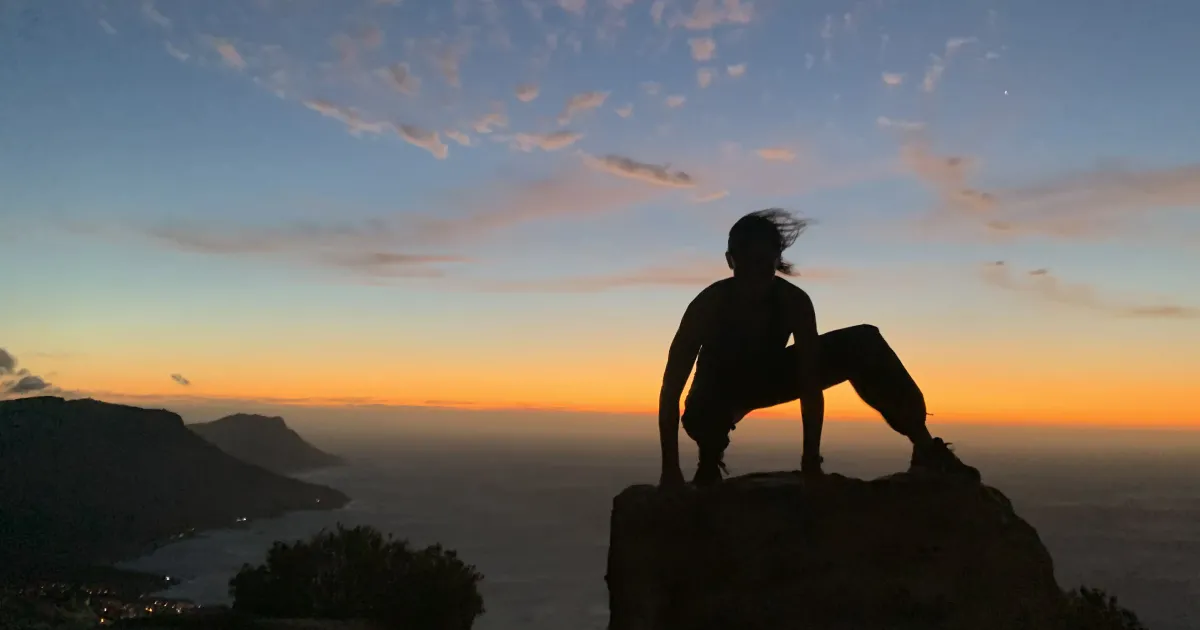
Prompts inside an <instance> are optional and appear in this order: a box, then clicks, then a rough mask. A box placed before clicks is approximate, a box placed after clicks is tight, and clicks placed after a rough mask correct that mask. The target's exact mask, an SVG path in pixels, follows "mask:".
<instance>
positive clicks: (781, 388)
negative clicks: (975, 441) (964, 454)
mask: <svg viewBox="0 0 1200 630" xmlns="http://www.w3.org/2000/svg"><path fill="white" fill-rule="evenodd" d="M819 339H820V344H821V345H820V349H819V365H820V367H819V370H820V374H819V378H820V380H821V387H822V388H823V389H828V388H830V387H833V386H834V385H838V384H840V383H844V382H847V381H849V382H850V385H851V386H852V387H853V388H854V391H855V392H857V393H858V395H859V397H860V398H862V400H863V402H865V403H867V405H869V406H870V407H871V408H872V409H874V410H876V411H878V412H879V414H880V415H882V416H883V418H884V420H885V421H886V422H887V423H888V425H889V426H891V427H892V429H894V430H895V431H896V432H897V433H900V434H901V435H903V436H905V437H907V438H908V439H909V441H911V442H912V444H913V458H912V465H913V466H914V467H917V468H936V469H938V470H942V471H947V472H949V471H953V472H959V473H963V474H966V475H967V476H972V477H978V474H979V473H978V471H976V470H975V469H974V468H971V467H969V466H967V465H965V464H963V463H962V462H961V461H959V460H958V458H957V457H956V456H955V455H954V453H953V452H951V451H950V449H949V448H948V446H947V444H946V443H945V442H943V441H942V440H941V439H938V438H934V437H933V436H932V435H930V433H929V429H928V428H927V427H926V426H925V418H926V416H927V415H928V414H927V413H926V409H925V396H924V394H922V392H921V389H920V387H918V386H917V383H916V381H914V380H913V378H912V375H910V374H909V373H908V369H907V368H905V367H904V363H903V362H902V361H901V360H900V357H898V356H897V355H896V353H895V351H894V350H892V347H891V346H890V345H888V343H887V340H885V339H884V338H883V335H882V334H881V333H880V332H879V329H878V328H876V327H875V326H871V325H868V324H860V325H858V326H851V327H849V328H841V329H838V330H831V331H829V332H827V333H824V334H822V335H821V336H820V338H819ZM797 351H798V350H797V349H796V347H795V346H794V345H793V346H791V347H789V348H787V350H786V351H784V353H783V354H782V355H781V356H780V359H779V360H780V361H782V365H779V366H777V367H776V368H775V369H774V371H773V372H774V374H776V375H778V376H777V377H776V378H773V379H772V381H773V382H772V383H771V387H770V388H769V389H770V391H769V392H768V393H766V394H765V395H764V396H763V397H761V398H760V399H759V402H758V404H756V406H755V408H760V407H767V406H773V405H777V404H780V403H784V402H789V401H793V400H796V398H798V395H799V372H798V369H799V365H798V361H797V359H796V352H797Z"/></svg>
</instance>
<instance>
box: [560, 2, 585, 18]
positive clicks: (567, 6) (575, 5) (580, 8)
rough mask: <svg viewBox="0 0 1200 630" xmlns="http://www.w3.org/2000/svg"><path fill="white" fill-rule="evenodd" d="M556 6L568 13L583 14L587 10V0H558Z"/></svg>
mask: <svg viewBox="0 0 1200 630" xmlns="http://www.w3.org/2000/svg"><path fill="white" fill-rule="evenodd" d="M558 6H559V8H561V9H562V10H563V11H566V12H568V13H574V14H575V15H583V14H584V12H585V11H587V0H558Z"/></svg>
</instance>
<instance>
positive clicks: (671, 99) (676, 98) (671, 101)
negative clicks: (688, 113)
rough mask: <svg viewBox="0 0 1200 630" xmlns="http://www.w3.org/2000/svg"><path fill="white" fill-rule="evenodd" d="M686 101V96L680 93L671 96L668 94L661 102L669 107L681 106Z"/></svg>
mask: <svg viewBox="0 0 1200 630" xmlns="http://www.w3.org/2000/svg"><path fill="white" fill-rule="evenodd" d="M686 102H687V97H686V96H684V95H682V94H673V95H671V96H668V97H667V98H666V100H665V101H663V103H664V104H665V105H666V106H667V107H669V108H671V109H676V108H678V107H683V104H684V103H686Z"/></svg>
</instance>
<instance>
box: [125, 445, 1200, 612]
mask: <svg viewBox="0 0 1200 630" xmlns="http://www.w3.org/2000/svg"><path fill="white" fill-rule="evenodd" d="M735 437H736V434H735ZM340 446H341V450H340V451H339V452H340V453H342V454H344V455H346V456H348V457H350V458H352V464H351V465H349V466H346V467H343V468H339V469H332V470H326V471H319V472H316V473H312V474H309V475H307V476H306V478H308V479H310V480H312V481H316V482H319V483H324V484H328V485H331V486H334V487H337V488H339V489H341V490H343V491H345V492H346V493H348V494H349V495H350V496H351V497H353V498H354V501H353V502H352V503H351V504H350V505H349V506H348V507H346V508H345V509H343V510H340V511H337V512H322V513H296V514H290V515H287V516H284V517H281V518H278V519H272V520H264V521H258V522H252V523H249V524H247V525H246V526H244V527H241V528H238V529H229V530H221V531H214V532H210V533H208V534H205V535H203V536H201V537H198V538H195V539H191V540H187V541H184V542H181V543H177V544H174V545H170V546H167V547H163V548H161V549H159V550H158V551H157V552H155V553H154V554H153V555H151V556H149V557H145V558H142V559H139V560H137V561H136V562H133V563H130V565H129V566H133V567H136V568H142V569H146V570H152V571H157V572H161V573H166V574H168V575H170V576H172V577H173V578H182V579H184V580H186V581H185V582H184V583H183V584H182V585H180V586H178V587H176V588H174V589H172V590H171V591H170V594H171V595H173V596H178V597H186V598H191V599H193V600H196V601H198V602H201V603H220V602H227V583H228V580H229V578H230V577H231V576H232V575H233V574H234V573H235V572H236V571H237V569H238V568H239V567H240V566H241V565H242V563H244V562H260V561H261V560H262V559H263V557H264V554H265V551H266V549H267V548H268V547H269V545H270V543H271V541H273V540H277V539H296V538H302V537H306V536H307V535H309V534H311V533H313V532H315V531H317V530H319V529H321V528H322V527H328V526H331V525H333V524H334V523H336V522H339V521H340V522H342V523H345V524H359V523H363V524H371V525H374V526H377V527H379V528H381V529H383V530H386V531H391V532H394V533H395V534H396V535H397V536H399V537H406V538H408V539H409V540H411V541H412V542H414V543H416V544H420V545H424V544H429V543H433V542H441V543H443V544H444V545H446V546H448V547H451V548H454V549H457V550H458V551H459V552H460V554H461V556H462V557H463V558H464V559H466V560H467V561H468V562H471V563H473V564H475V565H476V566H477V567H478V568H479V570H480V571H482V572H483V573H484V574H485V576H486V580H485V582H484V584H483V587H482V588H483V592H484V598H485V602H486V606H487V613H486V614H485V615H484V616H483V617H482V618H481V619H480V621H479V623H478V624H477V626H476V627H478V628H481V629H483V630H489V629H490V630H498V629H509V628H513V629H515V628H523V629H540V628H545V629H551V628H553V629H555V630H560V629H563V628H572V629H580V630H583V629H588V628H596V629H600V628H604V627H605V624H606V622H607V615H608V613H607V608H606V601H607V593H606V589H605V585H604V581H603V576H604V569H605V557H606V553H607V548H608V518H609V507H610V504H611V499H612V497H613V496H614V495H615V494H616V493H618V492H619V491H620V490H621V489H623V488H624V487H625V486H627V485H630V484H633V483H644V482H652V481H654V480H656V479H657V466H658V462H657V454H656V452H655V451H654V450H648V449H646V448H641V449H640V450H638V451H636V452H634V453H632V454H630V453H628V452H627V451H628V447H624V446H621V445H619V444H618V443H616V442H611V441H609V442H605V441H603V440H601V441H598V442H596V443H592V444H590V445H589V446H584V442H583V441H579V442H577V443H574V444H571V445H558V446H555V447H553V448H551V447H548V446H540V447H521V448H514V447H501V446H496V445H494V444H493V445H491V446H488V447H483V446H476V447H470V446H465V445H462V444H459V445H448V444H445V443H436V444H435V443H426V444H416V443H414V442H413V440H411V439H408V440H403V441H402V440H399V439H395V440H373V441H372V442H371V443H370V444H369V445H368V444H365V443H360V444H356V445H349V444H343V445H340ZM653 446H654V445H653V443H651V448H653ZM906 456H907V452H906V451H905V450H904V449H903V448H902V447H901V446H899V445H897V446H895V447H893V448H888V449H884V448H881V447H871V448H862V447H859V448H858V449H857V450H845V449H843V450H839V449H838V448H836V447H827V448H826V457H827V469H829V470H831V471H837V472H841V473H844V474H851V475H855V476H876V475H880V474H886V473H888V472H893V471H895V470H898V469H901V468H903V467H904V465H905V464H906ZM964 457H965V455H964ZM971 461H972V463H974V464H977V465H979V466H980V468H981V469H983V471H984V473H985V478H986V480H987V481H988V483H990V484H991V485H994V486H996V487H999V488H1000V489H1001V490H1002V491H1004V492H1005V493H1006V494H1007V495H1008V496H1009V497H1010V498H1011V499H1013V501H1014V503H1015V504H1016V505H1017V509H1018V511H1019V512H1020V514H1021V515H1022V516H1024V517H1025V518H1026V519H1027V520H1029V521H1030V522H1031V523H1033V524H1034V526H1035V527H1037V528H1038V530H1039V532H1040V534H1041V536H1042V538H1043V540H1044V542H1045V543H1046V545H1047V546H1048V547H1049V549H1050V551H1051V553H1052V554H1053V555H1054V558H1055V562H1056V569H1057V571H1058V575H1059V580H1060V582H1061V583H1062V584H1063V585H1064V586H1070V585H1077V584H1080V583H1086V584H1088V585H1092V586H1099V587H1103V588H1105V589H1107V590H1109V591H1110V592H1112V593H1113V594H1115V595H1117V596H1118V597H1119V598H1120V600H1121V601H1122V603H1123V604H1125V605H1128V606H1130V607H1131V608H1133V609H1134V610H1135V611H1137V612H1138V613H1139V615H1140V616H1141V617H1142V619H1143V621H1145V622H1148V624H1149V625H1150V627H1151V628H1153V629H1156V630H1185V629H1193V628H1197V627H1200V463H1198V461H1197V458H1196V457H1194V455H1187V454H1176V455H1156V456H1155V455H1151V454H1140V455H1139V454H1136V453H1125V454H1123V455H1122V454H1113V453H1111V452H1110V453H1108V454H1096V453H1093V454H1090V455H1081V454H1075V455H1065V454H1063V453H1059V452H1055V451H1054V450H1053V449H1041V451H1040V452H1037V451H1033V450H1030V449H1023V450H1020V451H1011V452H1005V451H1002V450H995V449H993V450H992V451H990V452H978V453H975V454H974V456H973V457H972V458H971ZM729 463H730V465H731V467H733V468H734V473H735V474H737V473H741V472H749V471H750V470H764V469H780V468H786V469H791V468H795V465H794V464H795V461H794V454H789V453H785V452H784V451H782V450H780V449H779V448H777V447H775V448H773V447H771V446H769V445H765V444H758V445H736V444H735V449H734V450H733V451H732V452H731V456H730V458H729Z"/></svg>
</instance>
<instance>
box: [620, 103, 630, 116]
mask: <svg viewBox="0 0 1200 630" xmlns="http://www.w3.org/2000/svg"><path fill="white" fill-rule="evenodd" d="M616 112H617V115H618V116H620V117H621V118H629V117H630V116H632V115H633V103H626V104H625V105H622V106H621V107H618V108H617V109H616Z"/></svg>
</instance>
